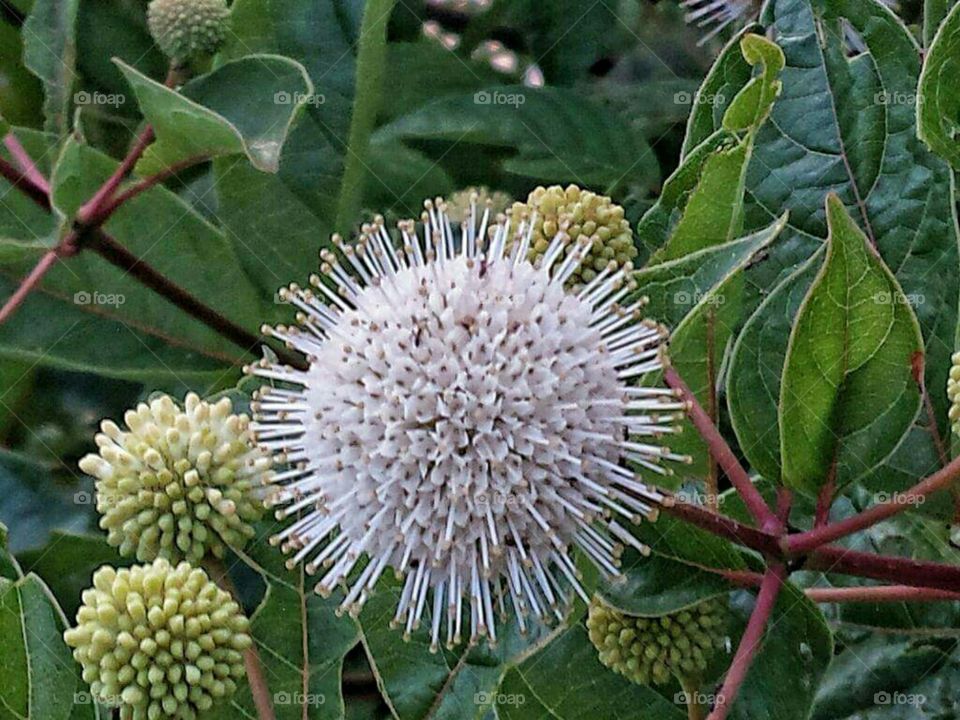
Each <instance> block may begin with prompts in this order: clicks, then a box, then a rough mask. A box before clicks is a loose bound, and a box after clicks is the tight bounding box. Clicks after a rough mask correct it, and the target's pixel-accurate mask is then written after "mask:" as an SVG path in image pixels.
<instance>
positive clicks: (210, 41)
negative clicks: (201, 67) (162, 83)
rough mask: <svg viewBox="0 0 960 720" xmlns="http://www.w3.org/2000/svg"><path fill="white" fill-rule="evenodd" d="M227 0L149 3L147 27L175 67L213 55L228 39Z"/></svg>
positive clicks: (155, 1)
mask: <svg viewBox="0 0 960 720" xmlns="http://www.w3.org/2000/svg"><path fill="white" fill-rule="evenodd" d="M229 16H230V9H229V8H228V7H227V2H226V0H152V1H151V3H150V5H149V7H148V8H147V25H148V26H149V28H150V34H151V35H152V36H153V39H154V41H156V43H157V45H159V46H160V50H161V51H162V52H163V54H164V55H166V56H167V57H168V58H169V59H170V60H171V61H173V62H174V63H183V62H187V61H189V60H193V59H198V58H202V57H205V56H207V55H213V54H214V53H215V52H216V51H217V50H219V49H220V46H221V45H222V44H223V41H224V40H225V39H226V37H227V18H228V17H229Z"/></svg>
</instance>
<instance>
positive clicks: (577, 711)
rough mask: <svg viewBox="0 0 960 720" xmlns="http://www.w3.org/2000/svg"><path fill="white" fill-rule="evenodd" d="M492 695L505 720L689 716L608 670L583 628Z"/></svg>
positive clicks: (677, 719) (513, 673)
mask: <svg viewBox="0 0 960 720" xmlns="http://www.w3.org/2000/svg"><path fill="white" fill-rule="evenodd" d="M487 695H488V697H489V698H490V699H491V700H492V701H494V702H495V703H496V717H498V718H501V719H502V720H540V719H541V718H552V719H556V720H588V719H593V718H603V719H604V720H682V718H684V717H685V716H686V713H685V712H684V711H683V705H682V703H671V702H670V701H668V700H667V699H666V698H664V697H662V696H661V695H659V694H657V693H656V692H655V691H654V690H652V689H650V688H648V687H644V686H641V685H636V684H634V683H631V682H629V681H628V680H626V679H625V678H623V677H621V676H619V675H616V674H614V673H613V672H611V671H610V670H608V669H607V668H605V667H603V665H601V664H600V661H599V660H598V659H597V649H596V648H595V647H594V646H593V645H592V644H591V643H590V639H589V637H588V636H587V631H586V630H585V629H584V628H583V627H582V626H580V625H577V626H575V627H572V628H570V629H569V630H567V631H566V632H564V633H563V634H562V635H561V636H560V637H559V638H557V639H556V640H554V641H553V642H551V643H550V644H549V645H547V646H546V647H545V648H544V649H543V650H541V651H540V652H538V653H537V654H536V655H533V656H532V657H530V658H528V659H527V660H525V661H524V662H523V663H521V664H520V665H519V666H517V667H515V668H512V669H511V670H510V671H509V672H507V674H506V677H505V678H504V680H503V683H502V685H501V686H500V688H499V690H497V691H496V692H493V693H488V694H487ZM462 717H466V716H462Z"/></svg>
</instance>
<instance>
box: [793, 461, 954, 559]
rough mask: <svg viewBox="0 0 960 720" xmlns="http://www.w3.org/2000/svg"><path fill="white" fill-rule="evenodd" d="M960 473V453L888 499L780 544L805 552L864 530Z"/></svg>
mask: <svg viewBox="0 0 960 720" xmlns="http://www.w3.org/2000/svg"><path fill="white" fill-rule="evenodd" d="M957 477H960V457H958V458H954V459H953V460H951V461H950V462H949V463H948V464H947V465H946V466H945V467H942V468H940V469H939V470H937V471H936V472H935V473H933V474H932V475H930V476H929V477H927V478H926V479H925V480H922V481H920V482H919V483H917V484H916V485H914V486H913V487H912V488H910V489H909V490H905V491H904V492H902V493H896V494H895V495H894V496H893V497H892V498H891V499H890V500H888V501H886V502H882V503H878V504H876V505H873V506H871V507H869V508H867V509H866V510H864V511H863V512H861V513H858V514H857V515H854V516H852V517H848V518H845V519H844V520H840V521H838V522H835V523H831V524H829V525H824V526H823V527H818V528H814V529H813V530H810V531H809V532H804V533H798V534H796V535H790V536H787V537H785V538H783V539H782V540H781V545H782V546H783V549H784V551H785V552H786V553H787V554H790V555H802V554H804V553H807V552H810V551H811V550H814V549H816V548H818V547H820V546H821V545H826V544H827V543H829V542H832V541H834V540H837V539H839V538H842V537H846V536H847V535H851V534H853V533H855V532H858V531H860V530H865V529H866V528H868V527H871V526H873V525H876V524H877V523H878V522H881V521H883V520H886V519H887V518H889V517H892V516H894V515H896V514H898V513H901V512H903V511H904V510H906V509H907V508H908V507H910V506H911V505H916V504H918V503H921V502H923V498H925V497H926V496H927V495H929V494H930V493H933V492H936V491H937V490H943V489H946V488H947V487H948V486H949V485H950V484H951V483H952V482H953V481H954V480H956V479H957Z"/></svg>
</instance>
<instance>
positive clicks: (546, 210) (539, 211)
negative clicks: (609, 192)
mask: <svg viewBox="0 0 960 720" xmlns="http://www.w3.org/2000/svg"><path fill="white" fill-rule="evenodd" d="M511 217H512V219H513V222H515V223H519V222H520V221H521V220H522V219H523V218H527V219H528V220H529V219H533V222H534V227H533V237H532V238H531V240H530V253H529V256H528V257H529V259H530V261H531V262H534V263H536V261H537V260H539V259H540V258H542V257H543V255H544V253H545V252H546V251H547V248H548V247H549V246H550V241H551V240H553V238H554V237H555V236H556V234H557V233H558V232H560V231H561V230H564V231H565V232H566V234H567V235H568V236H569V237H570V239H571V240H572V241H574V242H571V243H570V244H569V245H568V247H567V252H568V253H569V252H572V251H573V249H574V247H576V242H575V241H577V240H579V239H580V238H581V237H587V238H591V239H592V240H593V244H592V245H591V246H590V252H589V253H588V254H587V257H586V258H584V260H583V262H582V263H581V264H580V267H579V268H577V270H576V271H575V272H574V273H573V275H571V276H570V279H569V280H568V281H567V285H568V287H570V288H571V289H573V290H579V289H580V288H581V287H582V286H583V285H585V284H586V283H588V282H590V281H591V280H593V278H595V277H596V276H597V274H598V273H599V272H601V271H602V270H604V269H605V268H606V267H608V266H611V264H612V267H613V269H614V270H619V269H621V268H631V267H632V261H633V259H634V258H635V257H636V256H637V249H636V247H634V244H633V230H631V228H630V223H629V222H628V221H627V219H626V218H625V217H624V213H623V208H622V207H620V206H619V205H617V204H615V203H614V202H613V201H612V200H611V199H610V198H608V197H605V196H603V195H597V194H596V193H592V192H590V191H589V190H581V189H580V188H579V187H577V186H576V185H569V186H567V188H566V189H564V188H562V187H560V186H559V185H553V186H551V187H548V188H545V187H538V188H536V189H535V190H534V191H533V192H531V193H530V195H529V196H528V197H527V201H526V202H525V203H519V202H518V203H514V204H513V208H512V209H511Z"/></svg>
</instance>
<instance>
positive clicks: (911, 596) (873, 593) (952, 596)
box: [806, 585, 960, 603]
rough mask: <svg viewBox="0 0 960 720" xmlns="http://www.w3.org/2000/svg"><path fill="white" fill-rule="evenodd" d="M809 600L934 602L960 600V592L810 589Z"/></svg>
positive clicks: (893, 587) (903, 587)
mask: <svg viewBox="0 0 960 720" xmlns="http://www.w3.org/2000/svg"><path fill="white" fill-rule="evenodd" d="M806 595H807V597H808V598H810V599H811V600H813V601H814V602H818V603H833V602H874V603H876V602H934V601H937V600H960V592H951V591H949V590H937V589H935V588H919V587H913V586H912V585H874V586H870V585H868V586H866V587H837V588H809V589H808V590H807V591H806Z"/></svg>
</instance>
